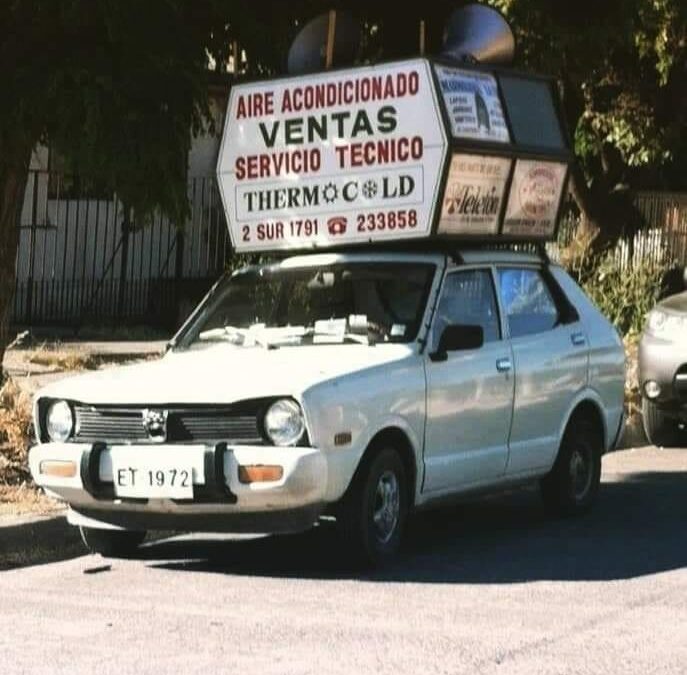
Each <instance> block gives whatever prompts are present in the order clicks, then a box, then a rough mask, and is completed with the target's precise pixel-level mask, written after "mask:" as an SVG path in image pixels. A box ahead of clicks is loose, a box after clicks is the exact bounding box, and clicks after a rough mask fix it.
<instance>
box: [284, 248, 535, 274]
mask: <svg viewBox="0 0 687 675" xmlns="http://www.w3.org/2000/svg"><path fill="white" fill-rule="evenodd" d="M447 258H448V259H451V260H453V261H454V263H455V264H456V265H461V264H464V265H480V264H482V265H492V264H504V263H506V264H507V263H513V264H520V265H522V264H528V265H535V264H540V263H541V262H542V261H543V260H544V258H543V256H542V254H539V253H532V252H526V251H513V250H509V249H487V248H459V249H454V250H451V251H447V250H428V251H413V250H410V249H402V250H391V251H388V250H386V251H385V250H374V249H366V250H365V249H362V250H352V251H341V252H330V253H307V254H304V255H303V254H299V255H295V256H291V257H288V258H284V259H282V260H281V261H280V262H277V263H276V264H277V265H279V266H280V267H283V268H285V269H289V268H294V267H326V266H328V265H335V264H337V263H344V262H356V261H357V262H417V263H422V262H428V263H434V264H443V263H444V262H446V260H447Z"/></svg>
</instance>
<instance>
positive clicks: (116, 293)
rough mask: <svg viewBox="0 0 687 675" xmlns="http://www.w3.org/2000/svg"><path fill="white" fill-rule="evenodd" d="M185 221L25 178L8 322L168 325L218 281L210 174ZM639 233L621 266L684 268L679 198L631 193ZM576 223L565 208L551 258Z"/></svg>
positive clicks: (685, 236)
mask: <svg viewBox="0 0 687 675" xmlns="http://www.w3.org/2000/svg"><path fill="white" fill-rule="evenodd" d="M188 196H189V202H190V204H191V217H190V218H189V219H188V221H187V222H186V223H182V224H180V225H179V224H176V223H172V222H170V221H169V220H168V219H166V218H163V217H161V216H157V217H155V218H153V220H152V222H149V223H146V224H142V223H136V222H133V223H130V222H128V220H127V219H126V218H125V213H124V209H123V206H122V204H121V202H120V201H119V200H118V199H117V197H116V195H104V194H98V193H97V192H96V191H95V190H94V189H93V188H82V187H80V186H79V185H78V184H75V183H74V182H72V181H70V180H68V179H66V178H65V177H63V176H60V175H57V174H50V173H48V172H46V171H32V172H31V173H30V175H29V180H28V184H27V190H26V195H25V200H24V205H23V210H22V216H21V224H20V241H19V251H18V257H17V281H16V288H15V294H14V308H13V310H14V313H13V319H14V322H15V323H16V324H21V325H34V326H35V325H42V324H60V325H65V326H68V325H71V326H79V325H82V324H87V323H105V324H117V323H121V322H127V323H134V322H140V323H142V324H146V325H153V326H162V327H165V328H173V327H174V326H175V325H178V323H179V322H180V321H181V320H182V319H183V318H184V316H185V314H187V313H188V312H189V311H190V309H191V307H192V306H193V305H194V304H195V303H196V302H197V301H198V300H199V299H200V297H201V296H202V295H203V293H204V292H205V291H206V290H207V289H208V288H209V287H210V285H211V284H212V283H213V282H214V281H215V280H216V279H217V277H218V276H219V275H220V274H221V272H222V271H223V269H224V268H225V265H226V261H227V260H228V259H229V256H230V253H231V246H230V241H229V237H228V232H227V228H226V224H225V221H224V214H223V210H222V206H221V202H220V197H219V192H218V190H217V186H216V182H215V179H214V177H201V178H193V179H191V180H190V181H189V184H188ZM634 207H635V209H636V211H637V214H638V215H639V218H638V219H637V222H638V224H639V225H638V227H637V228H636V229H635V230H634V231H633V232H632V233H631V234H630V235H629V236H628V237H626V238H624V239H622V240H621V241H620V242H619V244H618V246H617V247H616V249H615V251H614V253H613V254H614V256H615V258H616V262H617V264H618V265H619V266H620V267H621V268H628V267H631V266H633V265H636V264H637V263H639V262H641V261H646V260H650V261H653V262H655V263H658V264H664V265H666V266H668V265H670V264H671V263H678V264H682V265H685V264H686V263H687V194H671V193H639V194H637V195H636V196H635V198H634ZM578 222H579V214H578V213H577V212H576V210H575V207H574V204H572V202H570V203H569V205H568V207H567V209H566V216H565V218H564V220H563V223H562V226H561V228H560V236H559V241H558V244H553V245H551V246H550V251H551V253H552V254H553V255H554V257H555V256H556V255H557V252H558V249H560V247H561V246H564V245H566V244H567V243H568V242H569V240H570V237H571V236H572V233H573V232H574V228H575V227H576V225H577V223H578Z"/></svg>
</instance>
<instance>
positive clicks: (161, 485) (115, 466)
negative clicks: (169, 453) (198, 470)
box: [112, 453, 193, 499]
mask: <svg viewBox="0 0 687 675" xmlns="http://www.w3.org/2000/svg"><path fill="white" fill-rule="evenodd" d="M126 455H129V456H126ZM140 455H141V456H137V457H131V456H130V453H125V455H124V456H122V457H117V456H116V455H114V456H113V457H112V478H113V481H114V491H115V495H116V496H117V497H134V498H136V497H138V498H141V499H155V498H160V499H193V464H192V462H191V461H186V462H185V461H183V460H182V459H181V458H178V457H173V458H172V457H170V458H167V457H164V456H163V455H161V454H157V453H155V456H150V457H146V456H145V453H140Z"/></svg>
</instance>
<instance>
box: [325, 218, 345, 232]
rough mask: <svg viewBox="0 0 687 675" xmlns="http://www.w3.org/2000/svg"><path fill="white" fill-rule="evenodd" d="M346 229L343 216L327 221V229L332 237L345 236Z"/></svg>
mask: <svg viewBox="0 0 687 675" xmlns="http://www.w3.org/2000/svg"><path fill="white" fill-rule="evenodd" d="M347 227H348V219H347V218H344V217H343V216H336V217H334V218H330V219H329V220H328V221H327V229H328V230H329V234H331V235H332V236H336V235H340V234H345V233H346V228H347Z"/></svg>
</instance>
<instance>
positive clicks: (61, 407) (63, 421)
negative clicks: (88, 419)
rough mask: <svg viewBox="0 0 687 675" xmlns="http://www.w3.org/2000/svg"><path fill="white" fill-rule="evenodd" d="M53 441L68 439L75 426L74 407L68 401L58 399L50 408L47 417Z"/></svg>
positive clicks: (49, 432) (48, 428) (47, 424)
mask: <svg viewBox="0 0 687 675" xmlns="http://www.w3.org/2000/svg"><path fill="white" fill-rule="evenodd" d="M45 421H46V427H47V431H48V436H49V437H50V440H51V441H58V442H59V441H66V440H67V439H68V438H69V436H70V435H71V433H72V429H73V428H74V417H73V416H72V409H71V408H70V407H69V404H68V403H67V402H66V401H56V402H55V403H53V404H52V405H51V406H50V407H49V408H48V414H47V416H46V418H45Z"/></svg>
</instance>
